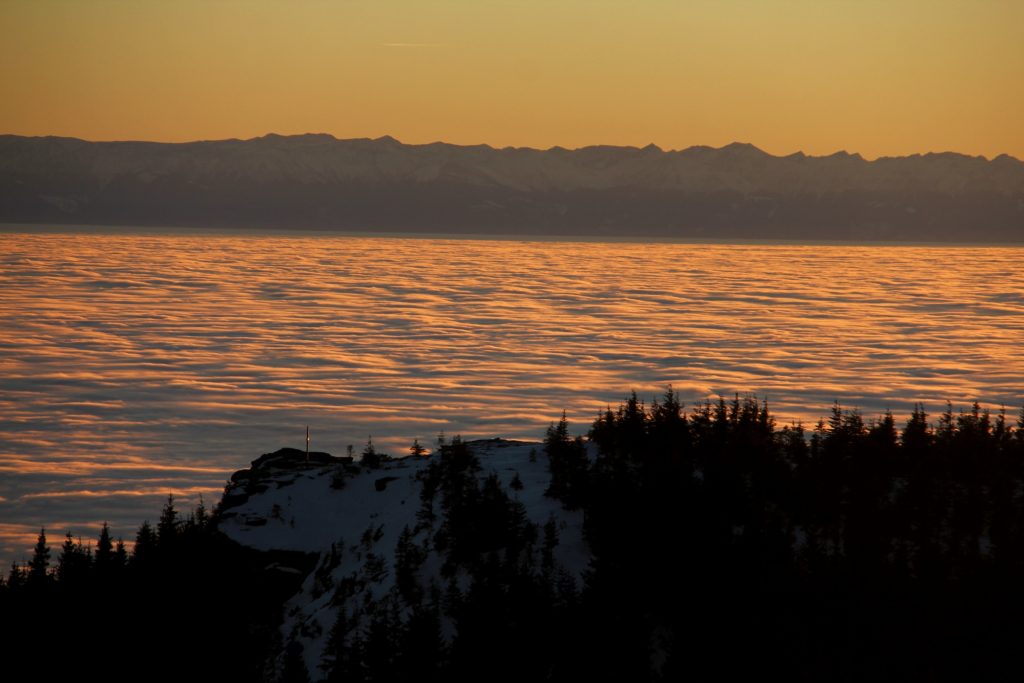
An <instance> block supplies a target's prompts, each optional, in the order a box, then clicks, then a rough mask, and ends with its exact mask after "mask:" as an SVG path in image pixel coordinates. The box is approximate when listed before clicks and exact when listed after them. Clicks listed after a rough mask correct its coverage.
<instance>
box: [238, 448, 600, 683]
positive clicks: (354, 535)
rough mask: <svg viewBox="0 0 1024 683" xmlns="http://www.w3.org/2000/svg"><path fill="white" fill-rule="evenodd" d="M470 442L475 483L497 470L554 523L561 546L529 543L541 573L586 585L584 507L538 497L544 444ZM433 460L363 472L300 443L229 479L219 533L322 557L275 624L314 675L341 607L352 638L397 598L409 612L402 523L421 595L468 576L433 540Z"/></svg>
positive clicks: (319, 673) (532, 513)
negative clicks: (401, 564) (426, 497)
mask: <svg viewBox="0 0 1024 683" xmlns="http://www.w3.org/2000/svg"><path fill="white" fill-rule="evenodd" d="M467 446H468V447H469V449H470V451H471V452H472V453H473V454H474V455H475V456H476V457H477V458H478V459H479V462H480V470H479V471H478V472H476V473H475V474H474V475H473V476H476V477H479V480H480V483H481V484H483V483H484V482H485V481H486V480H487V479H488V478H489V477H492V476H494V477H496V478H497V481H498V482H499V483H500V486H501V489H502V490H503V491H504V492H506V494H507V495H508V497H509V498H510V499H512V500H513V501H516V502H518V503H521V504H522V510H523V511H525V516H526V518H527V519H528V521H529V522H530V523H532V524H535V525H537V527H538V528H544V527H547V529H545V531H546V532H548V533H550V530H551V529H557V544H556V545H554V547H553V548H552V549H550V552H549V555H550V557H548V558H547V560H544V559H542V558H541V554H542V553H543V552H544V551H543V550H542V548H541V544H540V543H539V542H538V543H537V545H536V547H535V548H533V549H530V548H528V549H527V550H526V551H525V552H527V553H532V555H533V556H535V557H534V558H533V559H534V560H535V561H536V565H537V567H538V571H548V572H558V573H559V574H560V575H561V576H562V577H563V579H564V578H565V577H568V578H569V579H571V581H574V582H576V584H577V585H582V581H581V577H582V574H583V572H584V570H585V569H586V568H587V565H588V562H589V561H590V551H589V549H588V548H587V545H586V543H585V541H584V539H583V515H582V512H580V511H569V510H566V509H564V508H563V506H562V504H561V503H560V502H559V501H557V500H555V499H553V498H549V497H546V496H545V495H544V492H545V490H546V489H547V487H548V483H549V473H548V468H547V457H546V455H545V454H544V450H543V446H542V444H539V443H530V442H521V441H506V440H502V439H493V440H486V441H472V442H469V443H468V444H467ZM435 457H436V456H425V457H412V456H410V457H406V458H399V459H394V460H386V461H384V462H383V463H382V464H381V466H380V467H378V468H373V469H368V468H365V467H362V466H361V465H360V464H359V463H357V462H353V461H352V459H351V458H333V457H331V456H329V455H328V454H326V453H311V454H310V458H309V460H308V461H307V460H306V455H305V453H304V452H303V451H298V450H295V449H282V450H281V451H278V452H276V453H273V454H268V455H265V456H262V457H261V458H259V459H257V460H256V461H254V462H253V466H252V467H251V468H250V469H248V470H243V471H240V472H237V473H236V474H235V475H234V476H233V477H232V482H231V484H230V485H229V486H228V488H227V489H226V491H225V494H224V499H223V501H222V503H221V509H220V521H219V529H220V530H221V531H222V532H223V533H224V534H226V535H227V536H228V537H229V538H231V539H232V540H234V541H236V542H238V543H240V544H241V545H244V546H247V547H250V548H253V549H256V550H264V551H270V550H287V551H300V552H304V553H309V554H315V555H317V556H318V560H317V562H316V568H315V570H314V571H313V572H311V573H310V574H309V575H308V576H307V577H306V579H305V581H304V582H303V584H302V587H301V589H300V590H299V592H298V593H297V594H296V595H294V596H293V597H292V599H291V600H290V601H289V602H288V603H287V604H286V605H285V616H284V623H283V624H282V629H281V637H282V642H283V643H290V642H297V643H299V644H301V646H302V652H303V658H304V660H305V663H306V667H307V669H308V671H309V672H310V674H311V675H312V677H313V679H314V680H316V679H318V677H323V676H325V675H326V674H325V667H326V666H328V665H329V664H330V662H329V647H330V639H331V634H332V629H333V628H334V627H335V624H336V623H337V622H338V617H339V613H341V612H342V611H344V617H345V622H346V624H347V629H348V631H349V637H358V636H359V634H360V632H361V630H363V629H365V628H366V626H367V624H368V622H369V620H370V619H371V618H372V617H373V615H374V614H375V613H376V612H379V610H380V609H384V607H383V606H385V605H388V606H392V607H394V608H395V609H396V610H398V613H399V614H400V615H401V614H403V613H404V612H403V610H404V611H405V612H407V611H408V609H409V606H408V604H407V602H403V598H402V597H401V596H400V591H399V588H398V586H397V585H396V576H397V575H398V573H399V568H398V567H397V563H398V561H399V559H398V558H397V557H396V548H397V547H398V546H399V542H400V538H402V537H403V532H404V536H405V538H404V540H403V543H406V544H411V545H412V546H414V547H415V548H418V549H419V550H420V551H422V561H421V562H420V564H419V566H418V569H417V570H416V571H415V575H416V582H417V583H418V585H419V586H422V587H423V589H424V592H425V593H430V592H431V591H432V592H433V593H434V594H435V595H436V594H438V593H439V592H440V591H441V590H443V589H444V588H445V587H446V586H456V587H458V588H459V589H462V590H465V589H466V588H467V587H468V585H469V583H470V581H471V579H472V577H470V576H468V575H466V574H465V572H462V571H461V570H457V571H456V572H455V573H454V575H453V574H452V572H451V567H450V566H449V567H448V568H445V563H446V555H445V552H444V550H443V549H438V548H437V547H436V545H435V542H434V538H435V535H436V534H437V531H438V529H439V527H440V525H441V524H442V522H443V514H441V513H440V507H441V505H440V500H436V501H434V502H432V503H431V504H430V506H429V507H431V508H432V510H433V511H435V514H434V515H433V519H429V518H425V515H424V514H423V509H424V503H423V501H422V499H421V491H422V488H423V475H424V473H425V470H426V469H427V467H428V466H429V464H430V463H431V462H432V460H434V459H435ZM552 560H553V562H552ZM545 563H546V564H545ZM542 566H546V569H543V570H542V569H540V568H541V567H542ZM571 581H570V582H571ZM425 599H426V600H429V598H425ZM453 628H454V627H453V624H452V623H451V621H450V619H448V618H447V617H445V616H444V614H443V613H442V616H441V630H442V634H443V637H444V638H445V639H447V640H450V639H451V638H452V636H453V635H454V631H453Z"/></svg>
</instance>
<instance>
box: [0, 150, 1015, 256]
mask: <svg viewBox="0 0 1024 683" xmlns="http://www.w3.org/2000/svg"><path fill="white" fill-rule="evenodd" d="M0 221H3V222H12V223H49V224H93V225H132V226H181V227H208V228H214V227H216V228H221V227H242V228H253V227H260V228H281V229H290V228H296V229H347V230H359V231H369V232H388V231H399V232H445V233H484V234H488V233H489V234H514V235H534V234H536V235H551V234H560V235H580V236H583V235H591V236H625V237H629V236H659V237H687V238H747V239H839V240H910V241H987V242H1021V241H1024V163H1022V162H1021V161H1019V160H1017V159H1015V158H1013V157H1010V156H1007V155H1001V156H999V157H996V158H995V159H992V160H990V161H989V160H986V159H984V158H982V157H970V156H965V155H961V154H955V153H939V154H924V155H913V156H907V157H883V158H880V159H877V160H874V161H866V160H864V159H862V158H861V157H860V156H859V155H856V154H852V155H851V154H847V153H845V152H839V153H836V154H833V155H831V156H825V157H810V156H806V155H804V154H802V153H797V154H792V155H789V156H785V157H776V156H771V155H769V154H766V153H765V152H763V151H761V150H759V149H757V148H756V147H754V146H752V145H748V144H738V143H734V144H731V145H727V146H725V147H722V148H720V149H713V148H710V147H691V148H689V149H685V150H681V151H669V152H666V151H663V150H661V149H659V148H658V147H655V146H653V145H650V146H648V147H644V148H642V149H641V148H635V147H612V146H594V147H585V148H581V149H577V150H566V149H562V148H558V147H556V148H552V149H549V150H536V149H528V148H504V149H496V148H492V147H489V146H486V145H476V146H458V145H451V144H445V143H433V144H428V145H404V144H402V143H400V142H398V141H396V140H394V139H392V138H388V137H385V138H379V139H376V140H369V139H354V140H338V139H335V138H334V137H332V136H330V135H298V136H279V135H268V136H265V137H262V138H256V139H252V140H221V141H209V142H191V143H178V144H171V143H153V142H86V141H83V140H77V139H73V138H56V137H43V138H27V137H19V136H11V135H6V136H0Z"/></svg>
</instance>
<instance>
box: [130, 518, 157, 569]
mask: <svg viewBox="0 0 1024 683" xmlns="http://www.w3.org/2000/svg"><path fill="white" fill-rule="evenodd" d="M155 552H156V534H155V533H154V532H153V527H152V526H150V524H149V521H145V522H143V523H142V526H140V527H139V531H138V533H137V534H135V547H134V548H132V564H133V565H136V566H145V565H147V564H149V562H150V561H151V560H152V559H153V555H154V553H155Z"/></svg>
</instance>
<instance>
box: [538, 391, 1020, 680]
mask: <svg viewBox="0 0 1024 683" xmlns="http://www.w3.org/2000/svg"><path fill="white" fill-rule="evenodd" d="M564 433H565V430H564V427H559V428H556V429H554V430H552V432H551V433H550V434H549V439H548V441H549V451H550V452H552V454H559V455H558V456H557V459H556V461H553V464H552V469H553V472H559V471H561V472H562V474H561V477H562V478H563V479H564V481H565V482H566V484H564V485H563V487H562V488H561V489H560V490H565V491H567V492H571V496H567V497H566V498H565V501H566V503H567V504H572V505H579V506H580V507H582V508H583V510H584V511H585V513H586V531H587V538H588V541H589V543H590V545H591V549H592V550H593V553H594V561H593V569H592V572H591V574H590V576H589V578H588V582H587V586H586V590H585V591H584V595H583V606H584V607H583V609H584V611H585V612H586V613H587V619H586V620H585V623H586V624H587V625H588V636H587V642H588V644H589V646H590V647H592V648H593V651H594V652H595V653H596V654H595V656H591V657H582V653H581V661H584V662H587V663H588V665H590V666H592V667H593V669H592V673H594V674H597V673H599V672H606V673H607V672H615V673H616V675H617V676H618V677H619V679H620V680H627V679H642V678H644V677H645V675H646V676H649V674H645V672H647V671H649V669H650V667H651V664H652V662H655V663H657V662H662V661H663V662H664V668H663V669H662V674H663V676H664V677H665V678H666V679H669V680H673V679H675V678H680V677H685V678H695V679H698V680H699V679H721V678H732V677H735V676H739V675H744V676H763V675H765V674H766V673H770V672H776V673H778V674H784V675H786V676H787V678H803V679H807V680H821V679H830V680H833V679H840V680H865V679H868V680H879V679H893V680H903V679H928V680H965V679H971V680H980V679H1004V678H1005V677H1007V676H1009V675H1011V674H1012V672H1014V671H1016V670H1017V669H1018V665H1017V662H1016V658H1017V653H1018V652H1019V647H1020V643H1021V642H1024V641H1022V640H1021V638H1022V637H1024V625H1022V622H1021V620H1020V618H1019V615H1020V614H1021V610H1020V608H1021V607H1022V606H1024V599H1022V598H1024V592H1022V591H1024V588H1022V586H1024V497H1022V493H1024V416H1022V418H1021V420H1020V421H1018V422H1017V425H1016V427H1014V426H1013V425H1012V424H1011V423H1010V422H1009V421H1008V420H1007V418H1006V416H1005V414H1004V413H999V414H997V415H992V414H990V413H989V412H988V411H983V410H980V409H979V407H978V406H977V405H975V406H974V407H973V409H972V410H971V411H970V412H967V413H961V414H959V415H954V414H953V413H952V411H951V410H947V412H946V413H944V414H943V415H941V416H939V418H938V421H937V424H935V425H934V426H933V425H931V424H930V423H929V421H928V416H927V415H925V414H924V412H923V411H922V410H921V409H917V410H915V411H914V413H913V415H912V416H911V417H910V419H909V420H908V421H907V422H906V423H905V424H904V425H902V426H898V425H897V424H896V422H895V420H894V418H893V416H892V415H891V414H886V415H884V416H881V417H880V418H878V419H876V420H872V421H870V422H868V423H865V421H864V419H863V418H862V417H861V415H860V414H859V413H858V412H857V411H843V410H841V409H840V407H839V406H838V405H836V406H835V407H834V408H833V410H832V414H831V417H830V419H829V420H828V421H827V422H822V423H820V424H819V425H818V426H817V427H816V428H815V429H814V430H813V431H812V432H811V433H810V435H809V438H808V435H807V434H805V433H804V430H803V428H802V427H801V426H799V425H792V426H784V427H782V428H781V429H779V428H777V426H776V424H775V421H774V420H773V418H772V417H771V415H770V414H769V412H768V409H767V406H766V405H764V404H760V403H758V402H757V401H756V400H754V399H744V400H740V399H738V398H737V399H734V400H733V401H729V402H727V401H724V400H721V401H719V402H718V403H715V404H712V403H706V404H704V405H702V406H699V407H698V408H697V409H695V410H693V411H690V412H688V413H687V412H685V411H684V410H683V409H682V407H681V406H680V405H679V402H678V398H677V396H676V395H675V394H673V393H672V392H671V391H669V392H668V393H667V394H666V395H665V396H664V398H663V400H661V401H660V402H658V401H656V402H654V403H653V404H652V405H651V406H650V407H645V406H644V405H643V404H642V403H640V402H639V401H638V400H637V397H636V395H635V394H634V395H633V396H632V397H631V398H630V399H629V400H628V401H627V402H626V403H625V404H624V405H622V406H620V407H619V408H618V409H617V410H615V411H612V410H609V411H608V412H607V413H606V414H604V415H602V416H601V417H599V418H598V419H597V420H596V421H595V423H594V425H593V427H592V428H591V430H590V433H589V438H590V441H591V442H592V443H593V444H594V445H595V446H596V449H597V456H596V459H595V460H594V461H593V462H592V463H583V462H582V461H581V460H580V458H579V456H578V455H575V453H576V452H578V450H579V448H580V447H581V444H579V443H573V442H571V441H569V440H568V438H567V437H566V436H565V435H564ZM556 462H557V465H556ZM569 463H575V464H572V465H570V464H569Z"/></svg>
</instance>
